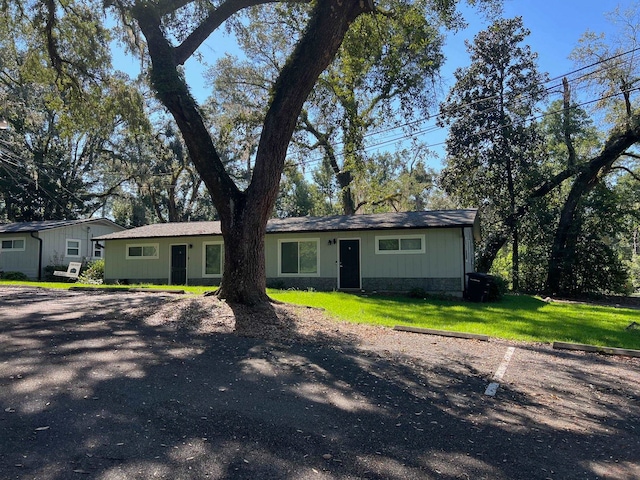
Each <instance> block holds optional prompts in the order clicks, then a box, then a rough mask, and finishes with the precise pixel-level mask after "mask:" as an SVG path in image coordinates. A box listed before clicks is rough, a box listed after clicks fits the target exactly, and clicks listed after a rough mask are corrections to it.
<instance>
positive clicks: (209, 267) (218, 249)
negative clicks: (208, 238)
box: [204, 245, 222, 275]
mask: <svg viewBox="0 0 640 480" xmlns="http://www.w3.org/2000/svg"><path fill="white" fill-rule="evenodd" d="M221 266H222V245H207V246H206V247H205V267H204V273H205V274H206V275H220V273H221Z"/></svg>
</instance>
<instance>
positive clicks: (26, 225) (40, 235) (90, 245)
mask: <svg viewBox="0 0 640 480" xmlns="http://www.w3.org/2000/svg"><path fill="white" fill-rule="evenodd" d="M121 230H124V227H122V226H120V225H118V224H116V223H114V222H112V221H111V220H108V219H106V218H89V219H83V220H47V221H34V222H17V223H6V224H1V225H0V271H2V272H21V273H24V274H25V275H26V276H27V277H28V278H30V279H32V280H41V279H42V276H43V274H44V268H45V267H47V266H48V265H57V266H60V265H68V264H69V263H71V262H80V263H83V262H86V261H89V260H95V259H98V258H102V244H101V243H100V242H98V241H96V240H95V237H98V236H101V235H106V234H109V233H113V232H119V231H121Z"/></svg>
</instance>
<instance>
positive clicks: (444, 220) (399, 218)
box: [96, 209, 477, 240]
mask: <svg viewBox="0 0 640 480" xmlns="http://www.w3.org/2000/svg"><path fill="white" fill-rule="evenodd" d="M476 215H477V210H471V209H468V210H434V211H428V212H403V213H375V214H372V215H334V216H330V217H294V218H274V219H271V220H269V222H268V224H267V233H303V232H333V231H348V230H390V229H403V228H409V229H411V228H443V227H474V226H476ZM221 234H222V231H221V230H220V222H185V223H156V224H153V225H146V226H144V227H138V228H133V229H131V230H125V231H122V232H115V233H111V234H109V235H103V236H101V237H97V238H96V240H116V239H136V238H140V239H142V238H160V237H190V236H199V235H221Z"/></svg>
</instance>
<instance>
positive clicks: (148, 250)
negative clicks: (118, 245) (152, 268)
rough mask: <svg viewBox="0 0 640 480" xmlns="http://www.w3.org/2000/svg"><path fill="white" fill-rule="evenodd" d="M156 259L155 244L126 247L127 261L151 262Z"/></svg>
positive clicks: (156, 250) (156, 247)
mask: <svg viewBox="0 0 640 480" xmlns="http://www.w3.org/2000/svg"><path fill="white" fill-rule="evenodd" d="M158 257H159V254H158V244H157V243H138V244H130V245H127V259H128V260H153V259H157V258H158Z"/></svg>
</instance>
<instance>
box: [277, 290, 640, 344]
mask: <svg viewBox="0 0 640 480" xmlns="http://www.w3.org/2000/svg"><path fill="white" fill-rule="evenodd" d="M270 295H271V296H272V297H273V298H275V299H276V300H280V301H283V302H288V303H294V304H299V305H308V306H312V307H322V308H324V309H325V310H326V312H327V313H328V314H329V315H331V316H333V317H335V318H337V319H340V320H346V321H349V322H357V323H369V324H376V325H383V326H388V327H392V326H394V325H405V326H412V327H421V328H433V329H438V330H449V331H457V332H468V333H479V334H485V335H489V336H492V337H499V338H506V339H511V340H523V341H528V342H544V343H550V342H553V341H562V342H574V343H585V344H590V345H600V346H607V347H619V348H631V349H640V329H633V330H626V329H625V328H626V327H627V326H628V325H629V324H630V323H631V322H634V321H635V322H637V323H639V324H640V310H632V309H623V308H613V307H600V306H594V305H582V304H569V303H557V302H552V303H546V302H544V301H542V300H540V299H538V298H536V297H532V296H527V295H507V296H506V297H505V298H504V299H503V300H502V301H500V302H497V303H482V304H480V303H468V302H462V301H449V300H437V299H426V300H416V299H410V298H404V297H382V296H368V297H361V296H356V295H350V294H346V293H340V292H327V293H324V292H305V291H275V290H274V291H270Z"/></svg>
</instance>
